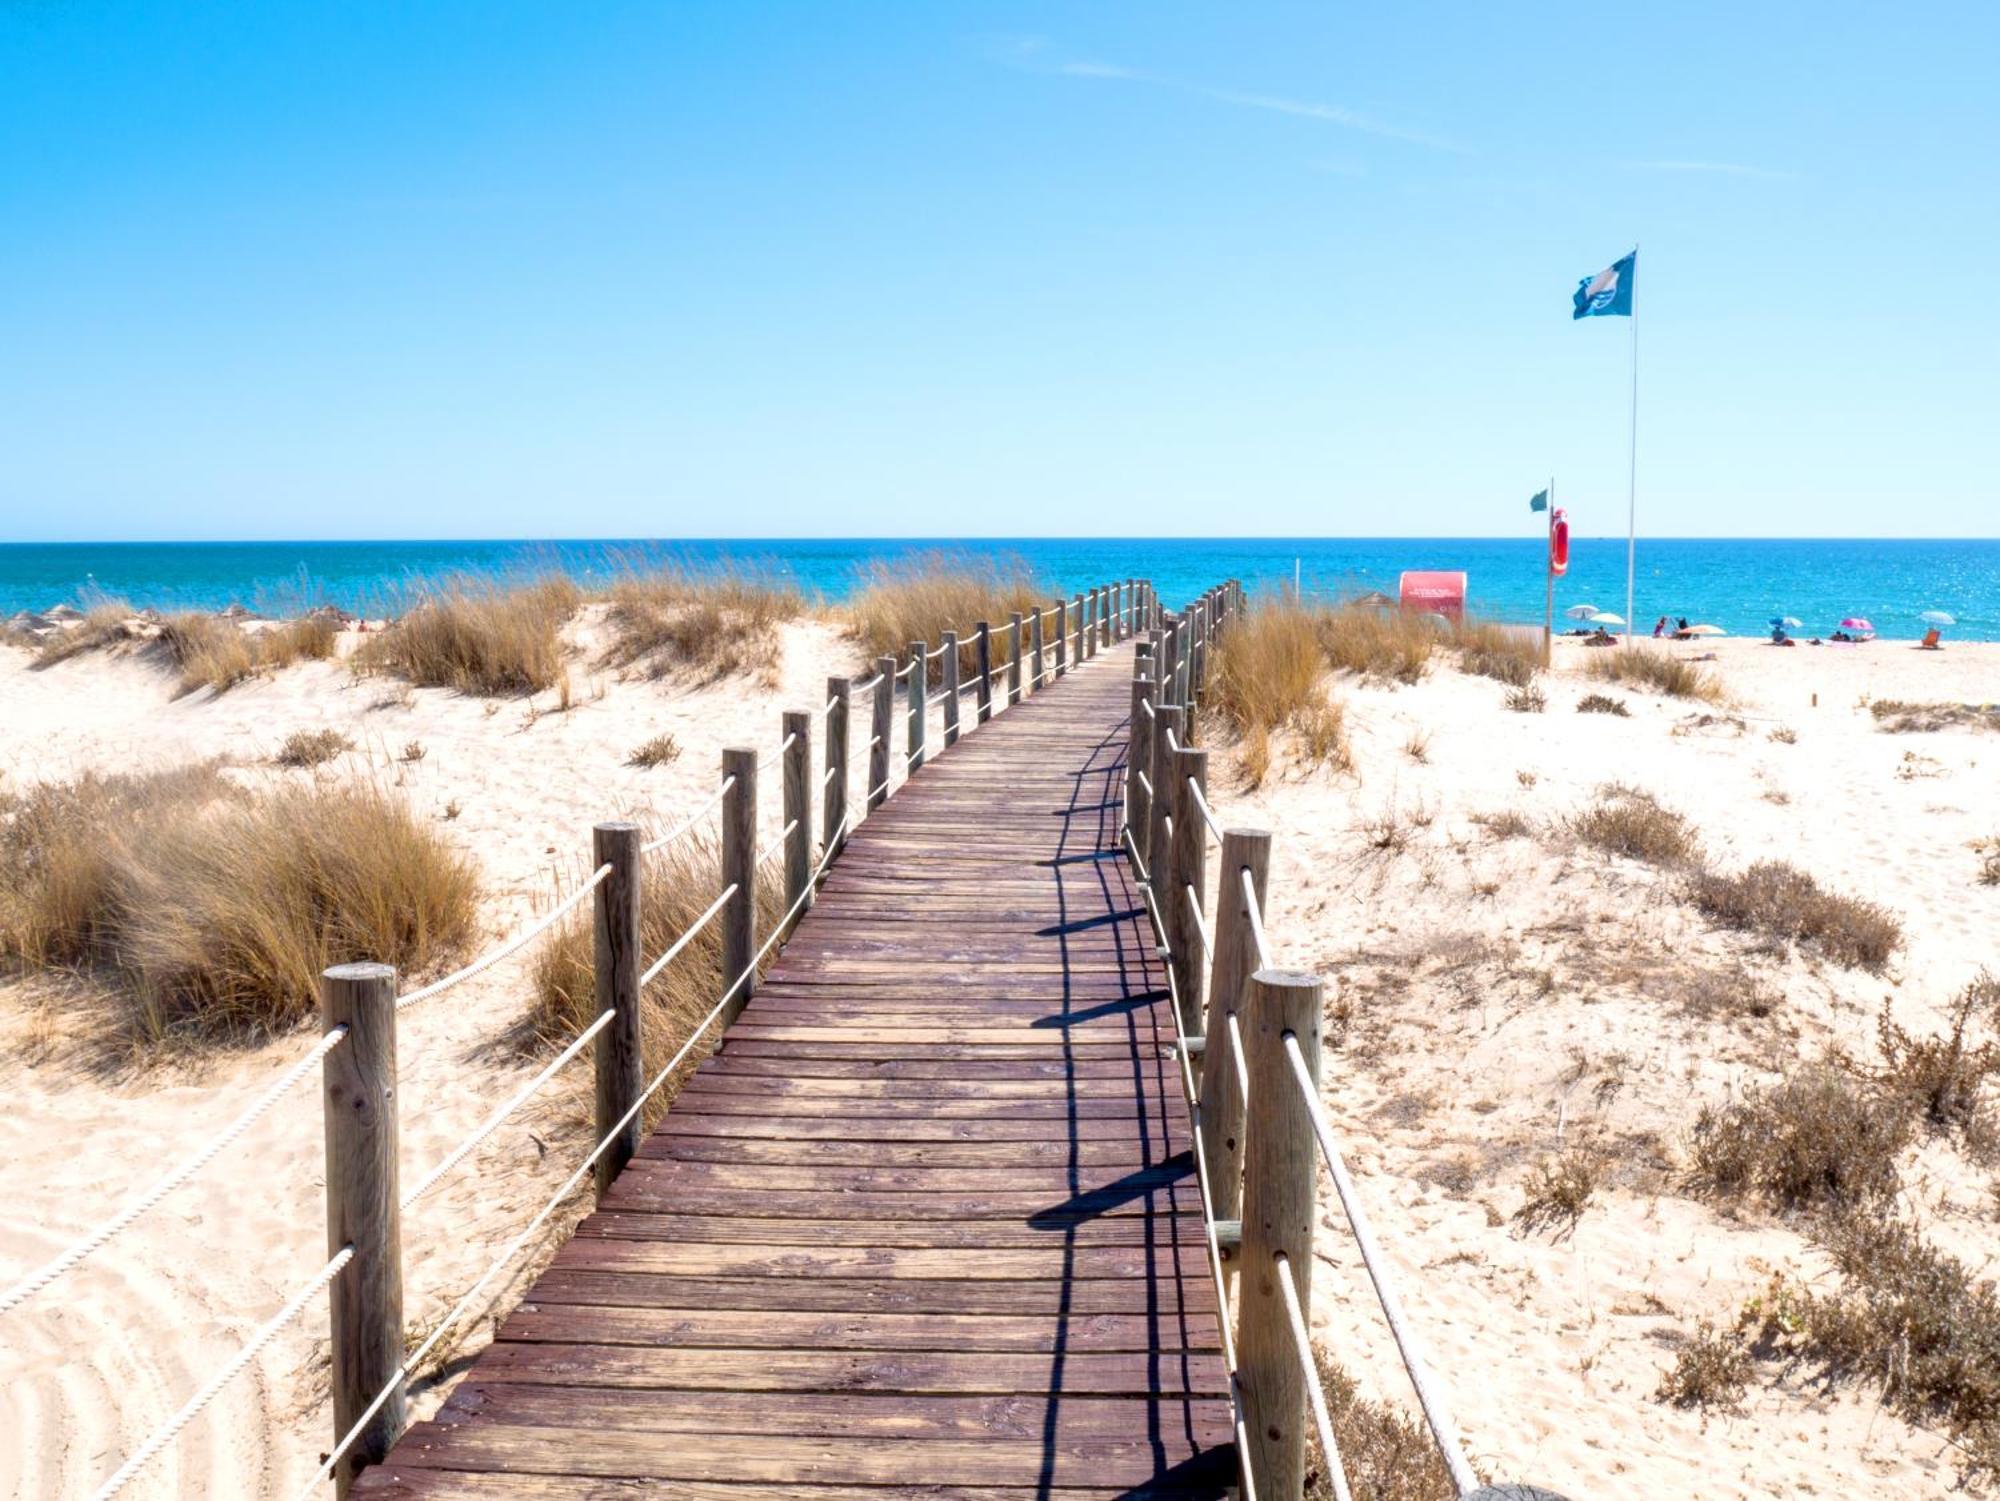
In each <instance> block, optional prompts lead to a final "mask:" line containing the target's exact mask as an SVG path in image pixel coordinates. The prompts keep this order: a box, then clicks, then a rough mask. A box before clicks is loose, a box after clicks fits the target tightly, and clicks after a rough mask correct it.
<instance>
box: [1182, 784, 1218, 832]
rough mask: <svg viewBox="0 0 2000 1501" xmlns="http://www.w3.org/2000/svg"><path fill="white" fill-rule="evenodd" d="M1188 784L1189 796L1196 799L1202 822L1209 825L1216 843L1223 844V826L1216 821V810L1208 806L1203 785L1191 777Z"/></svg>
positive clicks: (1195, 803)
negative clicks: (1202, 788)
mask: <svg viewBox="0 0 2000 1501" xmlns="http://www.w3.org/2000/svg"><path fill="white" fill-rule="evenodd" d="M1187 784H1188V795H1189V796H1191V797H1192V798H1193V799H1194V805H1195V808H1196V810H1197V811H1198V812H1199V813H1200V814H1201V821H1202V822H1203V823H1205V824H1207V825H1208V832H1209V834H1210V836H1211V837H1213V838H1214V840H1215V842H1216V843H1217V844H1220V843H1222V825H1221V824H1219V823H1217V822H1216V821H1215V813H1214V810H1213V809H1211V808H1210V807H1209V806H1208V797H1207V795H1206V794H1205V793H1203V791H1202V790H1201V783H1199V782H1197V781H1196V780H1195V779H1194V778H1193V777H1189V778H1188V779H1187Z"/></svg>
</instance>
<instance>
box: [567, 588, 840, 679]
mask: <svg viewBox="0 0 2000 1501" xmlns="http://www.w3.org/2000/svg"><path fill="white" fill-rule="evenodd" d="M805 607H806V602H805V597H804V596H803V595H802V594H800V593H799V591H798V589H797V588H796V587H795V586H794V585H792V584H790V583H787V582H783V581H779V580H776V579H763V578H758V577H755V576H753V575H749V574H744V573H734V572H730V573H692V572H689V571H686V570H684V569H678V568H665V569H658V570H655V571H652V572H649V573H632V574H628V575H627V576H626V577H624V578H622V579H620V580H619V581H618V582H617V583H616V584H614V585H612V587H611V614H610V626H611V632H612V639H611V645H610V647H609V649H608V650H607V652H606V654H605V656H606V660H607V661H609V662H611V663H612V664H613V665H614V666H618V667H639V668H640V669H641V670H643V671H645V672H646V673H648V674H649V675H650V676H653V677H656V678H657V677H664V676H666V675H667V674H668V673H670V672H690V673H694V674H696V675H697V676H699V677H700V678H702V679H703V680H705V681H710V682H713V681H715V680H717V679H720V678H725V677H730V676H734V675H735V674H738V673H751V672H754V673H756V674H757V675H758V676H759V677H760V678H761V679H762V680H763V681H765V682H766V683H775V682H776V673H777V667H778V627H779V626H781V625H783V624H784V623H785V622H786V621H789V620H796V619H797V618H798V617H799V616H800V615H801V614H802V613H804V611H805Z"/></svg>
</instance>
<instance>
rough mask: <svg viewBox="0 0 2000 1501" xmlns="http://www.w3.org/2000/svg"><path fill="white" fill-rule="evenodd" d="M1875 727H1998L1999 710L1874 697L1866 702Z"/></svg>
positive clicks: (1912, 730) (1894, 731)
mask: <svg viewBox="0 0 2000 1501" xmlns="http://www.w3.org/2000/svg"><path fill="white" fill-rule="evenodd" d="M1868 712H1869V713H1870V714H1872V715H1874V716H1875V726H1876V728H1877V729H1880V730H1882V731H1884V732H1885V733H1887V734H1891V735H1914V734H1923V733H1926V732H1928V731H1931V730H1948V729H1951V728H1952V727H1953V726H1956V725H1967V726H1970V727H1972V728H1974V729H1978V728H1982V727H1983V728H1985V729H1989V730H2000V712H1996V711H1994V710H1993V709H1991V708H1988V707H1986V706H1983V705H1975V704H1951V703H1943V704H1923V703H1911V702H1908V701H1907V700H1904V699H1899V698H1881V699H1876V700H1875V701H1874V702H1872V703H1870V704H1869V705H1868Z"/></svg>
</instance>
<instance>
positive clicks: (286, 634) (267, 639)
mask: <svg viewBox="0 0 2000 1501" xmlns="http://www.w3.org/2000/svg"><path fill="white" fill-rule="evenodd" d="M339 636H340V626H339V624H338V623H337V622H336V621H334V620H332V619H331V618H329V617H327V616H324V615H302V616H300V617H299V618H298V619H296V620H287V621H284V622H281V623H280V624H277V625H273V626H271V627H269V628H268V629H265V630H261V631H255V632H252V631H246V630H244V629H243V627H242V626H241V625H239V624H237V622H236V621H234V620H231V619H229V618H228V617H226V616H222V615H209V614H204V613H202V612H200V611H188V612H185V613H182V614H179V615H169V616H168V617H167V618H166V619H165V620H164V621H162V622H161V624H160V647H161V649H162V650H163V651H164V652H165V653H166V655H167V658H168V660H169V661H170V662H172V663H173V665H174V667H175V668H176V669H177V670H178V671H179V673H180V691H181V692H182V693H192V692H194V691H195V690H196V689H198V688H211V689H213V690H214V691H215V692H217V693H222V692H224V691H226V690H227V689H230V688H233V687H235V686H236V684H238V683H240V682H243V681H245V680H246V679H248V678H253V677H256V676H257V675H258V674H259V673H266V672H276V671H277V670H278V669H280V668H283V667H289V666H291V665H292V664H293V663H294V662H300V661H325V660H326V659H327V658H329V657H331V656H332V655H333V651H334V645H335V643H336V641H337V640H338V639H339Z"/></svg>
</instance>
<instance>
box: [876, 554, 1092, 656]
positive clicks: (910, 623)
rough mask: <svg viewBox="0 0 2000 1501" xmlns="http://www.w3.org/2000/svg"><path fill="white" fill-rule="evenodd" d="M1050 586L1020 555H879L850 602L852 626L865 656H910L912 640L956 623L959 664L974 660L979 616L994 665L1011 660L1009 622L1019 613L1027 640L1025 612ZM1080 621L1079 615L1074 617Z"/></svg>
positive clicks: (933, 637)
mask: <svg viewBox="0 0 2000 1501" xmlns="http://www.w3.org/2000/svg"><path fill="white" fill-rule="evenodd" d="M1054 600H1055V596H1054V594H1053V592H1052V591H1050V590H1047V589H1044V588H1042V587H1041V586H1040V585H1039V584H1038V583H1036V581H1035V576H1034V574H1033V573H1032V572H1031V571H1030V570H1029V568H1028V565H1027V564H1025V563H1023V562H1020V561H1018V560H1009V561H1001V560H994V559H990V558H977V557H970V556H957V555H952V554H946V553H924V554H919V555H916V556H913V557H908V558H901V559H898V560H896V561H895V562H891V563H877V564H876V565H875V566H874V567H873V568H872V569H870V570H869V572H868V573H867V575H866V576H865V578H864V580H863V582H862V583H861V585H860V587H859V588H857V589H856V590H855V591H854V595H853V598H851V599H850V600H849V601H848V603H847V619H848V633H849V634H850V635H851V636H852V637H853V638H854V639H855V640H856V641H857V642H859V643H860V646H861V651H862V653H863V655H864V656H865V658H866V659H867V661H868V662H871V663H872V662H873V661H874V660H875V659H876V658H877V657H894V658H895V659H896V660H897V661H898V662H899V663H900V662H904V661H907V660H908V658H909V654H910V643H911V642H912V641H922V642H925V643H926V644H930V643H934V642H937V641H940V640H942V639H943V636H944V633H945V632H946V631H957V632H958V637H959V666H960V669H961V670H962V671H964V672H970V671H972V670H974V668H975V667H976V665H977V661H976V655H975V650H974V647H973V645H972V641H973V634H974V629H975V627H976V626H977V625H978V624H979V622H980V621H982V620H984V621H986V622H987V623H988V624H989V625H990V626H992V628H993V630H992V661H993V665H994V666H996V667H997V666H999V665H1000V664H1001V663H1002V662H1005V661H1008V660H1009V657H1008V653H1007V629H1006V628H1007V625H1008V623H1009V621H1010V620H1011V619H1012V617H1013V616H1014V615H1015V614H1016V613H1019V614H1020V615H1021V616H1022V627H1021V635H1022V644H1023V648H1024V649H1025V647H1026V644H1027V639H1028V626H1027V617H1028V616H1030V615H1033V614H1034V613H1035V611H1037V610H1040V609H1043V608H1046V607H1047V606H1049V605H1051V604H1053V603H1054ZM1069 626H1070V629H1071V630H1074V629H1075V628H1076V619H1075V616H1074V615H1071V616H1070V617H1069ZM1053 632H1054V622H1053V620H1051V621H1049V622H1047V623H1045V625H1044V628H1043V642H1044V645H1045V646H1053V644H1054V635H1053Z"/></svg>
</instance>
